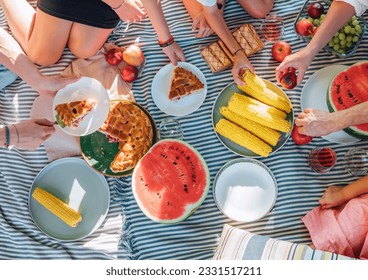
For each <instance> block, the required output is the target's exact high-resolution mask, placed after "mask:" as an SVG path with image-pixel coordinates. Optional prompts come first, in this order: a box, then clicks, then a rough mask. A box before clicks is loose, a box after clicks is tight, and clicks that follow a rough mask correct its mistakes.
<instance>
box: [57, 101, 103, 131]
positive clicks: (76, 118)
mask: <svg viewBox="0 0 368 280" xmlns="http://www.w3.org/2000/svg"><path fill="white" fill-rule="evenodd" d="M95 105H96V102H95V101H94V100H92V99H86V100H79V101H73V102H69V103H61V104H58V105H57V106H56V107H55V111H56V113H57V116H58V117H59V118H60V120H61V121H62V122H63V123H64V124H65V125H67V126H68V127H78V126H79V123H80V122H81V121H82V120H83V118H84V117H85V116H86V115H87V114H88V113H89V112H90V111H91V110H92V109H93V107H94V106H95Z"/></svg>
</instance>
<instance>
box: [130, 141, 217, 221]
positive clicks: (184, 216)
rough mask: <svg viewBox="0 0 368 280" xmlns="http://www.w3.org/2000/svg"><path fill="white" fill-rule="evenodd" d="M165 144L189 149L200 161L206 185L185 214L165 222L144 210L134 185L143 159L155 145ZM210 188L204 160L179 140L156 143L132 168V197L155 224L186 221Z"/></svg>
mask: <svg viewBox="0 0 368 280" xmlns="http://www.w3.org/2000/svg"><path fill="white" fill-rule="evenodd" d="M165 142H174V143H175V144H181V145H185V146H186V147H187V148H190V149H191V150H192V151H193V152H194V153H195V154H196V156H197V158H198V160H200V161H201V163H202V165H203V169H204V171H205V175H206V185H205V187H204V191H203V194H202V195H201V197H200V199H198V201H197V202H196V203H192V204H190V205H187V206H186V210H185V212H184V213H183V214H182V215H181V216H180V217H179V218H177V219H171V220H167V219H157V218H156V217H154V216H152V215H151V214H150V213H149V212H148V211H147V210H146V208H145V206H144V205H143V203H142V201H141V200H140V199H139V197H138V195H137V193H136V188H137V187H136V185H135V182H136V180H135V177H136V174H137V173H138V170H139V169H140V166H141V162H142V161H143V160H144V159H145V157H146V156H147V155H148V154H149V153H150V152H151V151H152V150H153V149H154V148H155V147H156V146H157V145H162V144H164V143H165ZM209 188H210V173H209V170H208V166H207V164H206V162H205V160H204V159H203V157H202V155H201V154H200V153H199V152H198V150H196V149H195V148H194V147H193V146H192V145H190V144H188V143H187V142H184V141H182V140H179V139H164V140H160V141H158V142H157V143H156V144H155V145H153V146H152V147H151V148H150V150H149V151H148V152H147V153H146V154H145V155H144V156H143V157H142V158H141V159H140V160H139V161H138V163H137V165H136V167H135V168H134V171H133V174H132V192H133V196H134V198H135V200H136V202H137V204H138V206H139V208H140V209H141V211H142V212H143V213H144V214H145V215H146V216H147V217H148V218H150V219H151V220H152V221H154V222H157V223H161V224H176V223H179V222H182V221H184V220H186V219H187V218H188V217H189V216H191V215H192V214H193V213H194V212H195V211H196V210H197V209H198V208H199V207H200V206H201V204H202V203H203V201H204V200H205V199H206V197H207V194H208V191H209Z"/></svg>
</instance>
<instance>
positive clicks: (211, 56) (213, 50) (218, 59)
mask: <svg viewBox="0 0 368 280" xmlns="http://www.w3.org/2000/svg"><path fill="white" fill-rule="evenodd" d="M222 44H223V43H222ZM201 55H202V57H203V58H204V60H206V62H207V64H208V65H209V66H210V68H211V71H212V72H220V71H222V70H225V69H227V68H229V67H230V66H231V65H232V61H231V60H230V59H229V57H228V56H227V55H226V53H225V52H224V50H223V49H222V48H221V47H220V44H219V43H218V42H214V43H212V44H211V45H210V46H208V47H207V48H204V49H203V50H202V51H201Z"/></svg>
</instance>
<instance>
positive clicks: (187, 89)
mask: <svg viewBox="0 0 368 280" xmlns="http://www.w3.org/2000/svg"><path fill="white" fill-rule="evenodd" d="M203 88H204V84H203V83H202V82H201V81H200V80H199V79H198V77H197V76H196V75H195V74H193V73H192V72H191V71H189V70H187V69H184V68H183V67H176V68H175V70H174V74H173V77H172V80H171V86H170V92H169V99H170V100H178V99H180V98H182V97H184V96H187V95H190V94H192V93H194V92H196V91H198V90H201V89H203Z"/></svg>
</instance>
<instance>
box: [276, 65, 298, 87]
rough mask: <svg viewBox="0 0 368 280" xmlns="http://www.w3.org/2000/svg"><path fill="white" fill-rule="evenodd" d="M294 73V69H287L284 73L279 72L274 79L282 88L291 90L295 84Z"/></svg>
mask: <svg viewBox="0 0 368 280" xmlns="http://www.w3.org/2000/svg"><path fill="white" fill-rule="evenodd" d="M295 71H296V69H295V68H294V67H289V68H288V69H287V70H286V71H281V72H279V75H278V76H277V77H276V79H277V81H278V83H279V84H280V85H282V87H283V88H286V89H293V88H294V87H295V86H296V84H297V76H296V73H295Z"/></svg>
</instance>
